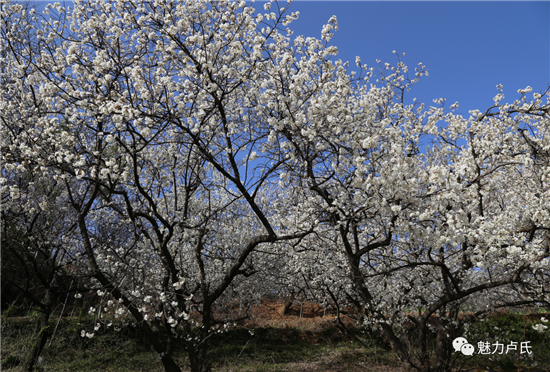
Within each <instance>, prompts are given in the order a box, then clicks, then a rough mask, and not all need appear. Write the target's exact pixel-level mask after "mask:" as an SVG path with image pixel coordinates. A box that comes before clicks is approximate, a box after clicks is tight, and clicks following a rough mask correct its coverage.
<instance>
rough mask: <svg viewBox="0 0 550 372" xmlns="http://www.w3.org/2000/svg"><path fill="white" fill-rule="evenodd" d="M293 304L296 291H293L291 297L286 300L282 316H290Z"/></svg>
mask: <svg viewBox="0 0 550 372" xmlns="http://www.w3.org/2000/svg"><path fill="white" fill-rule="evenodd" d="M293 302H294V291H291V292H290V295H289V296H288V297H287V298H286V299H285V303H284V304H283V308H282V309H281V315H287V314H288V310H290V307H291V306H292V303H293Z"/></svg>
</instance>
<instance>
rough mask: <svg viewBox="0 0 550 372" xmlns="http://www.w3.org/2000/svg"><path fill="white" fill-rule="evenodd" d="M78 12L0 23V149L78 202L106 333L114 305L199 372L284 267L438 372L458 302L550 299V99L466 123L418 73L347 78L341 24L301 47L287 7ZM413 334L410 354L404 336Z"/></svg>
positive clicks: (83, 245) (82, 247)
mask: <svg viewBox="0 0 550 372" xmlns="http://www.w3.org/2000/svg"><path fill="white" fill-rule="evenodd" d="M74 5H75V8H74V9H69V8H63V7H61V5H59V4H55V5H53V6H52V5H48V6H47V8H46V13H50V14H51V15H50V17H45V18H43V19H41V18H40V17H38V16H37V15H35V14H31V17H30V21H28V22H27V21H21V22H7V21H6V20H7V19H8V18H10V19H21V20H24V19H28V18H25V17H24V16H23V9H22V8H21V7H20V6H19V5H4V6H3V8H2V20H3V23H2V27H3V29H4V30H5V32H4V35H6V39H7V41H9V43H7V46H5V47H4V49H3V50H2V53H3V54H2V55H3V57H2V58H3V59H2V60H1V63H2V66H3V69H2V72H1V74H2V79H3V81H5V82H6V83H5V84H4V85H3V86H2V87H1V88H0V89H1V90H0V92H1V98H0V99H1V101H0V104H1V108H2V110H1V112H2V113H1V114H0V115H1V118H2V131H3V134H5V137H6V138H7V139H8V140H7V141H8V142H7V143H6V144H5V148H6V152H7V153H18V154H21V156H18V157H17V158H15V157H14V159H12V160H10V162H9V166H7V165H6V164H7V163H5V162H3V170H2V171H3V172H7V171H13V170H14V169H17V170H18V169H20V168H21V169H22V170H21V171H25V172H43V174H45V175H47V176H48V177H51V178H52V179H54V180H56V181H57V182H58V183H59V184H60V185H63V186H64V198H63V199H62V200H60V201H59V203H62V204H63V206H62V207H63V208H69V209H70V210H71V213H74V215H75V216H76V217H75V220H76V225H77V226H78V232H79V234H78V236H71V237H70V238H68V239H67V241H66V244H70V246H71V252H75V253H74V254H75V257H79V258H82V260H81V261H80V262H83V263H85V265H86V270H87V272H88V273H89V275H90V276H91V277H93V278H94V281H93V283H92V285H93V286H94V287H93V288H94V289H95V290H97V294H98V295H99V296H100V298H102V299H103V300H102V302H101V305H100V306H98V307H94V308H92V309H91V312H93V313H95V314H96V315H97V319H98V322H97V324H96V325H95V329H99V328H100V327H102V326H109V322H108V321H106V322H103V320H104V319H105V318H103V317H102V315H103V314H104V313H105V312H107V311H108V310H109V308H112V309H113V311H114V312H115V314H116V315H117V316H131V317H132V318H133V319H134V321H135V322H136V323H137V324H138V325H139V326H140V327H142V328H143V330H144V331H145V333H146V334H147V335H148V337H149V339H150V341H151V343H152V345H153V347H154V349H155V350H156V351H157V353H158V355H159V357H160V359H161V360H162V363H163V365H164V367H165V369H166V370H167V371H179V370H180V368H179V366H178V365H177V364H176V362H175V361H174V359H173V358H172V356H171V355H172V353H173V351H174V349H175V348H176V347H178V346H182V347H184V348H185V349H186V350H187V352H188V354H189V360H190V365H191V370H192V371H197V372H199V371H206V370H208V369H209V364H208V361H207V351H208V341H209V338H210V337H211V335H212V334H213V333H215V332H219V331H222V330H223V329H226V328H227V325H228V324H229V323H230V322H231V321H233V320H235V319H232V318H231V317H229V315H227V313H228V312H227V311H225V312H221V311H219V310H220V309H221V310H224V309H233V308H235V307H236V303H237V302H239V303H240V304H242V303H249V302H250V301H253V300H255V299H257V298H258V297H261V296H262V295H263V294H264V293H268V292H269V290H270V288H269V287H268V286H266V284H267V283H269V282H268V281H263V282H262V283H260V284H257V283H255V284H254V282H253V281H252V280H251V279H253V278H254V277H255V276H258V275H262V276H261V277H262V278H273V277H274V275H272V274H273V272H274V270H277V269H278V268H284V270H287V271H286V272H288V273H289V274H288V275H289V280H288V281H287V282H286V283H284V284H285V285H292V284H293V283H298V282H293V280H294V279H292V278H294V277H291V275H293V274H292V273H294V274H295V273H300V274H301V275H299V276H295V278H301V279H300V280H305V282H306V283H304V282H303V281H302V282H300V283H299V285H303V284H306V285H310V288H311V290H310V292H311V293H315V294H316V295H320V294H321V293H329V297H331V299H332V301H342V300H344V299H345V300H346V301H349V302H351V303H352V304H353V305H355V306H356V308H358V309H364V311H365V315H366V316H367V317H366V318H365V319H366V321H369V322H373V323H376V324H377V325H379V326H380V327H381V328H382V330H383V332H384V334H385V336H386V337H387V339H388V341H389V342H390V343H391V345H392V347H393V349H394V351H395V352H396V353H397V354H398V355H399V356H400V357H401V358H402V359H404V360H406V361H408V362H409V363H410V364H411V365H412V366H413V367H415V368H417V369H419V370H424V371H429V370H433V369H435V370H446V369H448V368H450V364H449V363H450V351H449V350H450V341H452V339H449V336H446V335H447V333H448V334H449V335H450V334H452V333H453V332H454V331H456V330H457V327H456V324H455V323H452V322H453V321H456V317H457V315H458V309H459V305H460V304H461V301H466V300H468V299H470V298H471V297H472V295H473V294H476V293H479V292H481V291H483V290H488V291H492V290H494V289H496V288H506V290H507V292H506V293H507V296H508V297H506V298H505V301H504V302H506V303H509V302H510V301H514V295H513V293H512V291H513V290H517V288H518V287H517V286H518V285H521V286H523V287H522V288H524V289H526V290H528V291H529V293H530V294H529V299H527V301H548V298H547V297H545V296H547V294H548V288H547V283H546V284H545V282H544V280H545V278H547V274H548V270H547V265H548V245H547V244H546V240H545V239H546V238H545V229H546V228H547V225H546V224H545V223H546V222H545V220H544V218H545V216H546V212H545V209H544V203H538V204H534V205H533V206H532V208H531V209H529V208H524V207H523V206H524V205H526V204H525V203H527V201H528V199H529V196H530V194H529V195H527V194H525V195H527V196H526V197H525V198H524V197H523V196H522V195H520V193H518V191H517V190H523V188H526V189H528V190H530V191H529V192H531V191H533V193H535V192H537V193H539V195H544V193H545V184H544V182H545V178H544V179H543V178H542V177H543V175H544V172H546V168H545V166H544V164H543V163H544V159H546V158H545V152H544V151H547V150H546V148H545V146H546V145H545V142H544V141H545V138H547V137H543V136H542V135H541V133H544V131H545V127H544V124H543V123H544V122H545V120H546V121H547V119H548V103H547V102H546V103H545V102H543V98H546V95H544V96H543V95H540V96H538V97H535V98H534V101H530V102H529V103H527V102H522V101H521V100H520V101H518V102H515V103H514V104H512V105H509V106H504V105H500V104H499V103H498V102H500V98H498V99H497V104H496V106H495V108H496V110H497V111H498V112H496V111H488V112H487V113H485V114H484V115H479V114H473V115H472V117H471V118H469V119H464V118H461V117H460V116H458V115H453V114H452V113H446V112H445V111H444V110H443V108H442V105H440V106H438V107H435V108H433V107H432V108H428V109H425V108H424V106H423V105H420V104H417V103H414V104H410V105H407V104H405V103H404V95H405V92H406V91H408V90H409V89H410V87H411V85H412V84H413V83H414V82H416V81H417V80H418V79H419V78H420V77H421V76H422V75H425V74H427V72H426V69H425V67H424V66H420V67H418V68H417V69H415V72H414V76H413V77H412V78H409V77H408V74H409V70H408V68H407V66H405V64H404V63H402V62H401V61H400V60H399V61H398V63H397V65H396V66H390V65H389V64H385V65H380V70H381V72H380V74H375V72H376V71H375V70H374V69H373V68H370V69H369V68H367V66H365V65H362V64H361V61H360V59H357V60H356V64H357V69H358V72H357V73H356V72H353V71H350V67H349V65H348V64H347V63H344V62H342V61H340V60H334V58H333V56H334V55H336V54H337V48H336V47H334V46H331V45H330V44H329V41H330V39H331V37H332V35H333V32H334V31H335V30H337V27H338V26H337V22H336V18H335V17H333V18H331V19H330V20H329V23H328V24H327V25H326V26H325V27H324V28H323V30H322V37H321V39H320V40H318V39H314V38H304V37H301V36H298V37H295V38H294V39H293V40H292V39H291V38H290V35H291V33H292V32H291V31H290V30H289V29H286V30H283V28H286V26H287V25H288V24H289V23H291V22H292V21H293V20H294V19H296V17H297V16H298V15H297V14H296V13H289V12H288V10H287V8H286V7H284V8H282V7H281V6H280V5H279V4H278V3H266V4H265V5H264V11H265V12H264V11H256V10H255V9H253V8H252V6H250V5H246V3H245V2H244V1H240V2H235V1H229V0H220V1H206V0H203V1H196V0H192V1H191V0H189V1H170V0H164V1H153V2H151V1H131V2H127V1H122V0H120V1H100V0H86V1H75V3H74ZM18 17H19V18H18ZM28 35H32V36H33V37H32V38H29V37H28ZM412 73H413V72H412V71H411V74H412ZM13 77H16V79H14V78H13ZM499 97H500V96H499ZM439 103H441V104H442V103H443V101H440V102H439ZM525 105H527V106H525ZM21 113H24V115H20V114H21ZM442 120H444V121H446V122H447V123H448V125H447V126H446V127H445V129H440V128H438V126H437V125H436V124H437V123H438V122H440V121H442ZM520 122H521V123H528V124H521V125H520V124H519V123H520ZM529 126H531V127H533V128H536V131H533V132H531V134H530V135H528V134H527V133H526V132H523V129H528V127H529ZM428 139H432V140H433V142H434V145H433V146H432V147H429V148H427V149H424V148H423V143H422V141H426V140H428ZM460 139H464V140H465V141H467V145H466V146H463V145H461V144H460V142H458V141H459V140H460ZM495 143H498V144H499V146H498V147H496V146H494V144H495ZM8 168H9V169H8ZM4 174H5V173H3V179H6V178H5V177H4ZM539 178H540V181H541V182H542V183H541V182H538V181H537V180H538V179H539ZM537 182H538V183H537ZM537 188H538V189H537ZM535 190H538V191H535ZM8 191H9V193H10V195H9V196H8V197H9V198H14V195H16V194H17V193H18V192H19V191H18V189H17V187H16V185H9V188H8V189H6V188H5V189H4V191H3V192H5V193H8ZM533 195H535V196H536V195H537V194H533ZM529 200H533V199H529ZM522 203H523V204H522ZM521 221H524V222H525V223H523V224H521V223H520V222H521ZM527 222H529V223H527ZM302 253H303V254H304V255H305V257H306V256H307V260H308V261H304V260H300V259H299V254H302ZM319 257H324V259H319ZM281 258H284V259H285V261H279V262H277V260H278V259H281ZM297 258H298V259H297ZM489 260H496V261H495V265H490V266H489V265H487V262H489ZM304 262H310V264H309V265H311V266H312V267H307V268H304V267H302V268H300V267H299V266H300V263H302V264H303V263H304ZM331 264H332V266H331ZM327 268H328V269H327ZM270 273H271V274H270ZM545 275H546V276H545ZM262 284H263V285H262ZM514 286H515V287H514ZM325 290H326V292H323V291H325ZM336 290H337V291H338V293H335V291H336ZM330 292H332V295H330ZM502 298H503V299H504V297H502ZM411 308H419V314H418V316H409V315H408V314H407V313H408V312H409V310H410V309H411ZM216 310H218V311H216ZM435 313H437V314H438V315H439V322H440V324H438V325H437V338H438V341H441V342H438V345H439V346H438V349H437V360H436V361H435V365H434V363H433V362H432V358H430V354H429V352H428V349H427V338H428V330H429V326H430V324H429V323H428V320H429V319H430V316H431V315H432V314H435ZM407 320H408V321H411V322H414V323H416V324H417V325H418V327H419V330H420V335H419V336H418V338H417V340H416V341H417V342H416V345H417V346H418V348H408V347H407V338H406V335H403V334H401V333H399V329H400V328H399V325H403V324H405V322H406V321H407ZM82 332H83V335H84V336H88V337H93V331H92V330H91V329H89V330H83V331H82ZM409 340H410V339H409ZM413 349H414V350H413Z"/></svg>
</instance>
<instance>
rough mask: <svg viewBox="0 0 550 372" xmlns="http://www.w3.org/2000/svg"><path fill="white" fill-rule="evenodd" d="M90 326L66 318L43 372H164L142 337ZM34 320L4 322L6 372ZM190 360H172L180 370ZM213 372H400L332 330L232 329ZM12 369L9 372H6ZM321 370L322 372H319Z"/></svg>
mask: <svg viewBox="0 0 550 372" xmlns="http://www.w3.org/2000/svg"><path fill="white" fill-rule="evenodd" d="M90 324H92V323H91V322H90V321H86V320H83V319H82V318H80V319H79V318H63V319H62V320H61V322H60V324H59V327H58V329H57V332H56V335H55V337H54V339H53V342H52V344H51V345H49V341H48V344H46V348H45V349H44V352H43V353H42V357H43V359H44V363H43V364H42V366H41V367H40V368H39V369H38V370H39V371H71V372H73V371H82V372H87V371H90V372H91V371H99V370H101V371H113V372H114V371H117V372H129V371H163V367H162V364H161V363H160V360H158V358H157V354H156V352H153V351H152V349H151V347H150V345H149V344H148V343H147V340H146V339H145V338H144V336H143V335H142V334H141V332H140V331H139V330H138V329H137V328H134V327H131V326H126V327H124V326H122V325H121V326H120V328H121V330H120V331H118V332H116V331H114V330H113V329H112V328H110V329H105V328H104V327H102V328H101V329H100V330H99V331H97V332H95V336H94V338H92V339H88V338H86V337H81V336H80V331H81V330H82V329H89V328H90V326H89V325H90ZM34 327H35V326H34V323H33V319H32V318H30V317H22V318H4V319H3V322H2V364H3V368H2V370H10V371H17V370H18V368H17V367H14V368H10V367H12V366H13V365H14V364H16V363H14V362H17V361H21V360H23V359H24V357H25V354H26V352H27V350H28V348H29V347H30V344H31V337H29V335H32V332H33V330H34ZM186 357H187V355H186V354H185V353H184V352H183V351H181V352H177V353H176V354H175V355H174V359H175V360H176V362H177V363H178V365H180V366H184V365H186ZM210 357H211V362H212V363H213V364H212V365H213V370H214V371H220V372H230V371H243V372H246V371H313V370H319V371H329V370H330V371H365V367H364V366H366V365H373V364H376V365H379V366H381V367H383V366H384V365H390V366H395V367H397V366H399V365H400V363H399V362H398V361H397V359H396V358H395V357H394V356H393V354H392V353H391V352H389V351H388V350H387V349H384V348H382V347H380V346H377V345H373V346H369V347H365V346H362V345H360V344H359V343H358V342H357V341H352V340H351V336H344V335H342V334H340V332H339V331H338V330H337V329H336V328H334V327H332V328H331V327H328V328H325V329H323V330H322V331H320V332H316V331H311V330H301V329H298V328H290V327H287V328H273V327H265V328H256V330H255V333H254V335H253V336H252V335H250V333H249V332H248V330H247V329H242V328H241V329H233V330H230V331H228V332H226V333H223V334H219V335H216V336H214V337H212V340H211V350H210ZM8 368H9V369H8ZM319 368H321V369H319Z"/></svg>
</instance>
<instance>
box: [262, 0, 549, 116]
mask: <svg viewBox="0 0 550 372" xmlns="http://www.w3.org/2000/svg"><path fill="white" fill-rule="evenodd" d="M283 4H286V2H284V3H283ZM255 8H256V9H258V10H260V9H263V2H261V1H259V2H256V4H255ZM290 10H291V11H299V12H300V18H299V19H298V20H297V21H295V22H293V23H292V24H291V25H290V28H291V29H292V30H294V35H292V36H293V37H294V36H297V35H306V36H314V37H317V38H320V37H321V29H322V26H323V24H325V23H327V21H328V19H329V18H330V17H331V16H332V15H336V16H337V18H338V24H339V31H338V32H336V35H335V36H334V37H333V38H332V40H331V44H332V45H335V46H337V47H338V49H339V52H340V53H339V55H338V56H337V58H340V59H342V60H345V61H350V65H352V66H353V65H354V61H355V56H356V55H358V56H360V57H361V60H362V63H366V64H367V65H369V66H370V67H375V66H376V65H377V64H376V59H380V60H381V61H382V63H384V62H389V63H391V64H395V63H396V62H397V57H396V56H395V55H394V54H392V50H396V51H397V52H398V53H399V54H401V53H403V52H404V53H405V54H406V55H405V57H403V59H402V61H403V62H404V63H405V64H406V65H408V66H409V67H411V68H412V67H415V66H417V64H418V63H419V62H422V63H423V64H424V65H426V67H427V68H428V71H429V76H428V77H423V78H422V79H421V80H420V81H419V82H418V83H417V84H416V85H415V86H414V87H413V89H411V91H410V92H409V93H408V94H410V96H408V98H410V99H412V97H417V98H418V99H419V100H421V101H422V102H425V103H426V105H430V104H433V103H432V100H433V99H434V98H438V97H444V98H446V99H447V105H446V106H448V105H450V104H452V103H454V102H455V101H458V102H459V104H460V107H459V110H458V111H457V112H458V113H461V114H463V115H464V116H466V117H468V116H469V114H468V111H469V110H472V109H479V110H482V111H483V110H485V109H487V108H489V107H490V106H491V105H492V104H493V97H494V96H495V95H496V94H497V89H496V85H497V84H502V85H503V86H504V95H505V99H504V101H503V102H510V101H513V100H515V99H516V98H517V97H518V93H517V90H518V89H521V88H525V87H526V86H528V85H529V86H531V87H533V92H538V91H541V90H544V89H545V88H547V87H548V85H549V83H550V2H549V1H534V2H526V1H514V2H512V1H502V2H501V1H484V2H473V1H295V2H294V3H293V4H292V5H291V6H290ZM412 70H414V69H412ZM407 101H409V102H410V100H409V99H407Z"/></svg>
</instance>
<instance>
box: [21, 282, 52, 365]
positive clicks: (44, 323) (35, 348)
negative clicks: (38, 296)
mask: <svg viewBox="0 0 550 372" xmlns="http://www.w3.org/2000/svg"><path fill="white" fill-rule="evenodd" d="M43 304H44V307H43V308H42V314H41V315H40V319H39V321H38V327H37V330H36V336H35V340H34V342H33V345H32V347H31V349H30V351H29V353H28V354H27V358H26V360H25V365H24V366H23V371H25V372H32V371H34V367H35V365H36V363H37V362H38V358H39V357H40V354H41V353H42V350H43V349H44V345H46V341H48V337H50V327H49V326H48V321H49V320H50V314H51V312H52V300H51V297H50V291H49V290H48V289H47V290H46V294H45V296H44V303H43Z"/></svg>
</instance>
